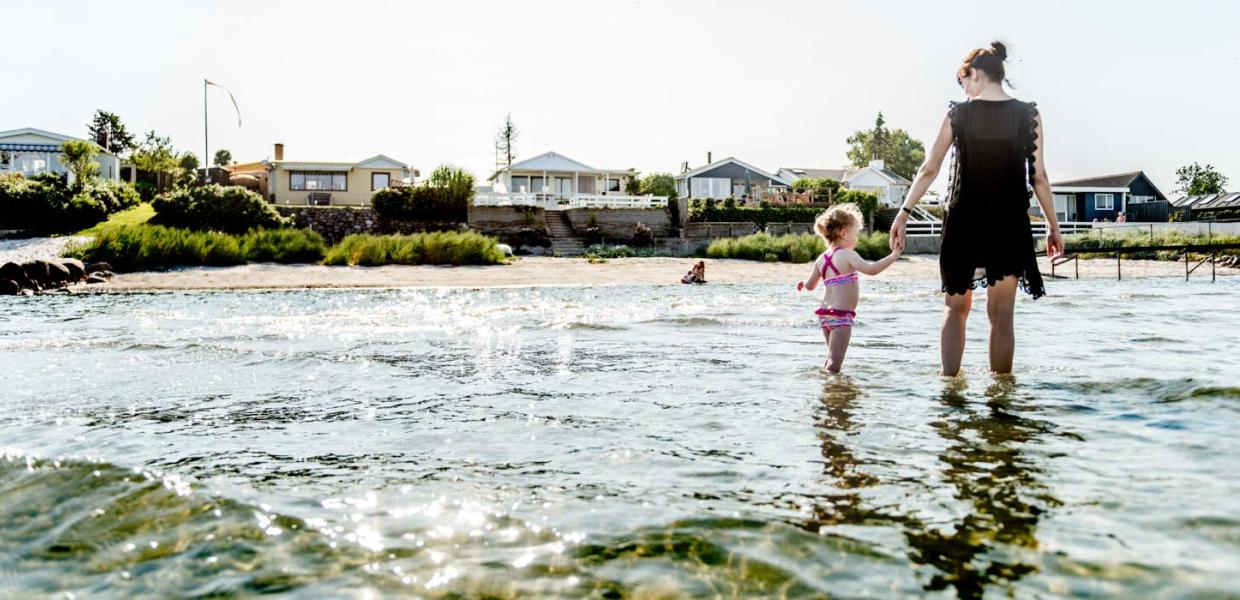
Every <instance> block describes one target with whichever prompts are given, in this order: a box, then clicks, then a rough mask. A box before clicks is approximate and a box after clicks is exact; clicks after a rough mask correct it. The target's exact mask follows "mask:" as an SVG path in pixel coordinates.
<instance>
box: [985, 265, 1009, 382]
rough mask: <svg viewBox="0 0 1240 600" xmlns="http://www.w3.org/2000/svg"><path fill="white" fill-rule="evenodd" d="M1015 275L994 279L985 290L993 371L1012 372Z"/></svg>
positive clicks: (991, 367) (991, 368)
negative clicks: (992, 283) (993, 282)
mask: <svg viewBox="0 0 1240 600" xmlns="http://www.w3.org/2000/svg"><path fill="white" fill-rule="evenodd" d="M1016 282H1017V278H1016V276H1015V275H1009V276H1007V277H1004V278H1003V279H1001V280H999V281H996V282H995V284H994V285H992V286H990V288H989V289H987V290H986V316H988V317H990V370H991V371H993V372H995V373H1011V372H1012V356H1013V355H1014V354H1015V353H1016V331H1015V327H1014V323H1015V319H1014V317H1013V313H1014V312H1015V311H1016Z"/></svg>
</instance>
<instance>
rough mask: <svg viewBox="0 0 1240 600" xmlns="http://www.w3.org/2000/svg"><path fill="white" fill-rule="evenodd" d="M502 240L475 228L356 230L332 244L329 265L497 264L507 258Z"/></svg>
mask: <svg viewBox="0 0 1240 600" xmlns="http://www.w3.org/2000/svg"><path fill="white" fill-rule="evenodd" d="M503 260H504V253H503V252H501V251H500V249H499V246H498V242H497V241H496V240H495V239H494V238H491V237H487V236H484V235H481V234H478V233H475V232H472V231H466V232H456V231H437V232H432V233H415V234H412V235H370V234H354V235H350V236H348V237H346V238H344V239H343V240H341V241H340V243H339V244H337V245H336V246H334V247H332V248H331V249H330V250H328V252H327V256H326V258H324V260H323V262H324V264H328V265H364V266H377V265H386V264H399V265H494V264H499V263H501V262H503Z"/></svg>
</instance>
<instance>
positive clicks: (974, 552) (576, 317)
mask: <svg viewBox="0 0 1240 600" xmlns="http://www.w3.org/2000/svg"><path fill="white" fill-rule="evenodd" d="M934 287H935V286H934V284H933V283H930V282H888V281H883V280H882V279H877V280H872V281H866V282H865V283H864V291H863V301H862V305H861V307H860V321H861V324H860V325H858V326H857V328H856V329H855V332H854V336H853V346H852V348H851V349H850V351H849V355H848V359H847V362H846V365H845V369H846V371H847V372H848V375H847V376H846V377H838V378H837V377H828V376H824V375H823V374H821V373H820V372H819V366H820V365H821V364H822V361H823V359H824V356H825V349H824V345H823V343H822V338H821V334H820V333H819V332H818V331H817V330H816V329H815V326H814V322H813V319H812V314H811V311H812V309H813V308H814V301H813V300H812V298H811V297H810V296H808V295H805V294H801V295H798V294H796V293H795V292H792V291H791V288H790V286H761V285H759V286H722V285H710V286H703V287H680V286H665V287H608V288H590V289H559V288H543V289H489V290H414V289H405V290H335V291H322V290H320V291H273V292H219V293H159V294H131V295H98V296H84V297H59V296H49V297H39V298H24V299H22V298H12V299H0V304H2V305H3V310H2V311H0V312H2V316H0V389H3V390H4V402H3V403H2V405H0V449H2V454H3V456H0V597H3V596H9V595H12V596H26V595H42V594H49V593H53V592H72V593H74V594H76V595H77V596H78V597H100V596H103V597H108V596H148V597H167V596H211V595H251V594H258V593H273V592H276V593H279V592H283V593H288V594H291V595H299V596H308V597H319V596H333V597H370V596H387V595H402V594H408V595H417V596H430V597H435V596H450V597H513V596H530V597H547V596H565V597H579V596H594V597H604V598H619V597H680V596H723V597H737V596H745V597H763V596H766V597H821V596H825V595H831V596H841V597H884V598H886V597H901V596H932V597H961V598H976V597H982V596H990V597H1008V596H1013V595H1014V596H1018V597H1060V596H1063V597H1066V596H1100V597H1115V596H1118V597H1137V596H1140V597H1185V596H1191V597H1229V596H1230V597H1234V596H1240V437H1238V436H1237V431H1240V369H1237V367H1236V365H1237V360H1238V359H1240V311H1236V310H1235V306H1236V299H1237V298H1240V281H1236V280H1225V281H1220V282H1218V283H1214V284H1210V283H1208V282H1189V283H1185V282H1183V281H1175V280H1172V279H1167V280H1154V279H1151V280H1140V281H1124V282H1115V281H1081V282H1055V283H1054V284H1053V285H1052V287H1051V289H1050V291H1051V295H1050V296H1048V297H1046V298H1044V299H1042V300H1039V301H1037V302H1030V301H1026V300H1023V299H1022V300H1021V301H1020V303H1019V305H1018V308H1017V311H1018V315H1017V329H1018V331H1017V335H1018V339H1019V341H1020V346H1019V348H1018V355H1017V365H1018V368H1017V372H1016V373H1015V374H1014V376H1013V377H1011V378H998V379H997V378H995V377H992V376H991V375H989V374H988V373H987V372H986V368H985V361H986V355H985V339H986V327H985V319H984V317H985V310H984V294H983V293H980V292H979V298H978V299H977V310H976V311H975V313H974V320H973V323H972V324H971V326H970V333H969V349H968V351H967V355H966V365H967V367H968V371H967V373H966V374H965V375H964V376H963V377H961V378H956V379H945V378H943V377H941V376H939V375H937V374H936V368H937V360H938V347H937V322H938V318H939V308H938V307H939V303H940V299H939V297H938V295H937V294H936V293H934Z"/></svg>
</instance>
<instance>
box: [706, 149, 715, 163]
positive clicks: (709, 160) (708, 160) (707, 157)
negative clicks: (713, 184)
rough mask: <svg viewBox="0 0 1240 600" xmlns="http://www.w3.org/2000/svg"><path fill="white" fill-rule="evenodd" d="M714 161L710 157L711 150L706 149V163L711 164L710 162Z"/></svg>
mask: <svg viewBox="0 0 1240 600" xmlns="http://www.w3.org/2000/svg"><path fill="white" fill-rule="evenodd" d="M712 162H714V161H712V160H711V159H710V150H707V151H706V164H708V165H709V164H710V163H712Z"/></svg>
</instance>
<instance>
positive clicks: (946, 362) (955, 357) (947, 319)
mask: <svg viewBox="0 0 1240 600" xmlns="http://www.w3.org/2000/svg"><path fill="white" fill-rule="evenodd" d="M943 304H944V307H945V308H944V310H943V328H942V330H941V332H940V335H939V349H940V356H941V358H942V360H943V374H944V375H949V376H951V375H955V374H956V373H959V372H960V358H961V357H962V356H963V355H964V331H965V323H966V322H967V321H968V320H969V309H970V308H972V307H973V290H968V291H966V292H965V293H963V294H944V295H943Z"/></svg>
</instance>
